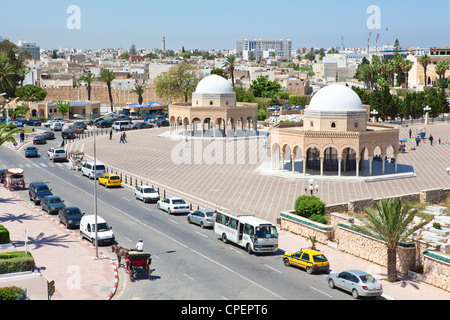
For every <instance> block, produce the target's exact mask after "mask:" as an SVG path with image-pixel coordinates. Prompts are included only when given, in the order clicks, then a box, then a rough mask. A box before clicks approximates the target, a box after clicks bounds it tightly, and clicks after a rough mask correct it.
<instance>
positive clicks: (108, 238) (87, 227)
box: [80, 215, 116, 245]
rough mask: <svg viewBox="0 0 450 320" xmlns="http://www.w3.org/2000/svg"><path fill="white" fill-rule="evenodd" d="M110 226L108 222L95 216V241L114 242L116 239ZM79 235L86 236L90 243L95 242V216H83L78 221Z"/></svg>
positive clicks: (100, 242) (100, 243)
mask: <svg viewBox="0 0 450 320" xmlns="http://www.w3.org/2000/svg"><path fill="white" fill-rule="evenodd" d="M111 229H112V227H110V226H109V225H108V223H107V222H106V221H105V220H104V219H103V218H101V217H100V216H97V242H98V244H99V245H102V244H114V243H115V241H116V239H115V236H114V233H113V232H112V231H111ZM80 236H81V238H87V239H88V240H89V241H91V242H92V243H95V216H94V215H89V216H86V215H85V216H83V218H81V221H80Z"/></svg>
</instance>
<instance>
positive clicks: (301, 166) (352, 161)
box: [270, 84, 399, 177]
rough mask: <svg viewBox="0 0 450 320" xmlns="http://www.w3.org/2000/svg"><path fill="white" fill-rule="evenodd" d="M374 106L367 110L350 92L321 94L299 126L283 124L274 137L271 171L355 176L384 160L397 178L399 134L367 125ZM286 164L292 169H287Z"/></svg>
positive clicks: (336, 88)
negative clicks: (387, 158)
mask: <svg viewBox="0 0 450 320" xmlns="http://www.w3.org/2000/svg"><path fill="white" fill-rule="evenodd" d="M369 116H370V114H369V106H363V105H362V103H361V100H360V99H359V97H358V95H357V94H356V93H355V92H354V91H353V90H352V89H350V88H348V87H346V86H343V85H339V84H333V85H330V86H326V87H324V88H322V89H321V90H319V91H318V92H317V93H316V94H315V95H314V97H313V98H312V100H311V103H310V105H309V106H308V107H307V108H306V109H305V111H304V116H303V126H302V125H301V124H300V123H280V124H278V125H277V126H275V127H274V128H273V129H272V130H271V131H270V146H271V156H272V169H273V170H276V169H280V170H283V171H285V170H291V171H292V173H295V172H300V173H302V174H303V175H306V174H309V175H320V176H323V175H337V176H341V175H344V174H345V175H346V176H349V175H353V176H356V177H358V176H359V175H360V171H361V170H363V169H364V166H365V165H366V166H368V168H369V170H368V174H369V175H372V174H373V170H372V168H373V164H374V161H377V164H381V170H382V174H384V173H385V164H386V161H385V158H386V157H387V156H388V155H389V162H391V158H392V161H394V172H397V155H398V151H399V130H398V129H394V128H393V127H390V126H387V125H376V124H372V123H369V122H367V120H368V119H369ZM286 161H287V163H286Z"/></svg>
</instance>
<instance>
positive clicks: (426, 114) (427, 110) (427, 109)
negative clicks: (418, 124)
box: [423, 106, 431, 125]
mask: <svg viewBox="0 0 450 320" xmlns="http://www.w3.org/2000/svg"><path fill="white" fill-rule="evenodd" d="M430 110H431V108H430V107H429V106H426V107H425V108H423V111H425V112H426V113H425V125H427V124H428V112H429V111H430Z"/></svg>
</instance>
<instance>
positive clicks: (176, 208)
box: [157, 197, 189, 214]
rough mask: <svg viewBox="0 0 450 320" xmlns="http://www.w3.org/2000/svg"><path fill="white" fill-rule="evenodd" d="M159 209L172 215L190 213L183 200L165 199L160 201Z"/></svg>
mask: <svg viewBox="0 0 450 320" xmlns="http://www.w3.org/2000/svg"><path fill="white" fill-rule="evenodd" d="M157 208H158V209H161V210H164V211H167V212H168V213H169V214H172V213H189V205H188V204H187V203H186V201H184V200H183V199H181V198H175V197H172V198H164V199H163V200H159V201H158V203H157Z"/></svg>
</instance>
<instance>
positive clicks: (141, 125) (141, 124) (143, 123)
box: [133, 121, 155, 130]
mask: <svg viewBox="0 0 450 320" xmlns="http://www.w3.org/2000/svg"><path fill="white" fill-rule="evenodd" d="M154 127H155V126H154V125H153V124H151V123H149V122H147V121H141V122H137V123H135V124H134V125H133V130H136V129H148V128H154Z"/></svg>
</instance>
